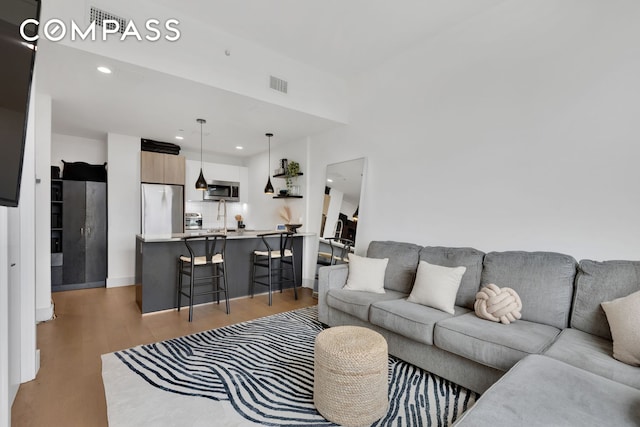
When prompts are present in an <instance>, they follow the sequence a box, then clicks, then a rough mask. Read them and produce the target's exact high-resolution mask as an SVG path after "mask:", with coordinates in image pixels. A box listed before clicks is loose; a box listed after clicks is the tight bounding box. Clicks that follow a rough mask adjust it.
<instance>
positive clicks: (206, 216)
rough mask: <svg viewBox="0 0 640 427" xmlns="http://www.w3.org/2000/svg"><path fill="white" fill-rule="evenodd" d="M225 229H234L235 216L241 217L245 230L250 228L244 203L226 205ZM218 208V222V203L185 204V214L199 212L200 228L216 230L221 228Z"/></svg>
mask: <svg viewBox="0 0 640 427" xmlns="http://www.w3.org/2000/svg"><path fill="white" fill-rule="evenodd" d="M226 205H227V228H236V227H237V222H236V219H235V216H236V215H238V214H239V215H242V218H243V221H244V223H245V224H246V226H247V228H252V227H251V224H252V221H251V220H250V218H248V211H249V208H248V205H247V204H246V203H235V202H234V203H227V204H226ZM223 208H224V206H220V220H219V221H218V219H217V218H218V202H186V203H185V212H199V213H201V214H202V228H205V229H210V228H211V229H217V228H222V227H223V225H224V224H223V220H222V218H223V217H222V209H223Z"/></svg>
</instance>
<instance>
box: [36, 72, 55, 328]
mask: <svg viewBox="0 0 640 427" xmlns="http://www.w3.org/2000/svg"><path fill="white" fill-rule="evenodd" d="M36 74H37V71H36ZM36 88H37V83H36ZM35 101H36V102H35V122H34V125H35V146H36V148H35V177H36V178H37V179H39V180H40V183H39V184H37V185H36V187H35V200H36V209H35V239H36V250H35V255H36V258H35V259H36V266H35V269H36V271H35V275H36V320H39V321H45V320H49V319H50V318H51V317H52V316H53V303H52V302H51V97H50V96H49V95H44V94H41V93H38V92H36V97H35Z"/></svg>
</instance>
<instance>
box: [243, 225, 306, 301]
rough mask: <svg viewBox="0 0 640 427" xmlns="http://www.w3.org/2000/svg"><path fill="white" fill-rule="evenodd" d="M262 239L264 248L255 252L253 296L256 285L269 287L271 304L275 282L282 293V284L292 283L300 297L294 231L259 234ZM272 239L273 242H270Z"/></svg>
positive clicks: (252, 280) (295, 294)
mask: <svg viewBox="0 0 640 427" xmlns="http://www.w3.org/2000/svg"><path fill="white" fill-rule="evenodd" d="M258 237H260V238H261V239H262V243H263V245H264V250H256V251H254V252H253V265H252V269H251V298H253V295H254V293H255V285H256V284H258V285H263V286H267V287H268V288H269V305H271V302H272V297H271V293H272V291H273V285H274V282H275V283H277V284H278V286H279V288H280V292H281V293H282V286H283V284H285V283H291V285H292V286H293V294H294V296H295V299H298V290H297V289H296V283H297V281H296V268H295V262H294V261H295V260H294V254H293V233H290V232H272V233H263V234H258ZM269 240H271V242H269Z"/></svg>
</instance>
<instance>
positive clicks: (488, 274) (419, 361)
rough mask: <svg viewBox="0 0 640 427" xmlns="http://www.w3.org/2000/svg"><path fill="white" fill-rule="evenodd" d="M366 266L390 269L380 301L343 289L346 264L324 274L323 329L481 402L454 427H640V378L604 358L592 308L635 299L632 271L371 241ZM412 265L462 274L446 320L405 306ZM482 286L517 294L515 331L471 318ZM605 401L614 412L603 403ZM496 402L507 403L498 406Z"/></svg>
mask: <svg viewBox="0 0 640 427" xmlns="http://www.w3.org/2000/svg"><path fill="white" fill-rule="evenodd" d="M367 257H370V258H389V262H388V265H387V269H386V273H385V278H384V287H385V293H384V294H375V293H370V292H361V291H350V290H346V289H342V288H343V286H344V284H345V282H346V279H347V275H348V265H345V264H342V265H336V266H331V267H323V268H321V269H320V270H319V282H318V315H319V320H320V321H321V322H323V323H325V324H327V325H329V326H337V325H360V326H365V327H369V328H372V329H374V330H376V331H378V332H380V333H381V334H382V335H383V336H384V337H385V338H386V339H387V342H388V345H389V352H390V353H391V354H393V355H394V356H397V357H399V358H400V359H403V360H405V361H407V362H410V363H412V364H414V365H416V366H419V367H421V368H423V369H425V370H427V371H429V372H432V373H434V374H436V375H439V376H441V377H443V378H446V379H448V380H451V381H453V382H455V383H457V384H460V385H462V386H464V387H466V388H468V389H470V390H473V391H476V392H478V393H483V396H482V397H481V398H480V399H479V401H478V402H477V403H476V405H475V406H474V407H473V408H472V409H471V410H469V411H468V412H467V414H465V415H464V416H463V417H462V418H461V419H460V420H459V421H458V424H459V425H469V426H471V425H473V426H476V425H487V426H488V425H492V426H495V425H604V424H601V422H603V421H606V425H640V368H638V367H633V366H630V365H627V364H624V363H622V362H619V361H618V360H616V359H614V358H613V357H612V341H611V333H610V331H609V325H608V323H607V319H606V316H605V314H604V312H603V310H602V309H601V308H600V303H601V302H604V301H610V300H613V299H615V298H619V297H623V296H626V295H629V294H631V293H633V292H635V291H638V290H640V262H631V261H608V262H595V261H588V260H583V261H581V262H580V263H578V262H576V260H575V259H574V258H572V257H571V256H568V255H564V254H559V253H552V252H522V251H509V252H490V253H486V254H485V253H483V252H481V251H479V250H476V249H472V248H446V247H421V246H418V245H414V244H411V243H400V242H377V241H374V242H371V244H370V245H369V249H368V251H367ZM420 260H424V261H427V262H428V263H430V264H436V265H441V266H447V267H458V266H465V267H466V271H465V273H464V276H463V277H462V281H461V284H460V288H459V290H458V293H457V296H456V305H455V313H454V314H453V315H451V314H449V313H446V312H443V311H440V310H437V309H434V308H430V307H427V306H423V305H419V304H415V303H411V302H408V301H407V300H406V299H407V296H408V295H409V293H410V292H411V288H412V285H413V281H414V278H415V274H416V270H417V266H418V263H419V261H420ZM489 283H495V284H497V285H498V286H500V287H510V288H512V289H514V290H515V291H516V292H517V293H518V294H519V296H520V299H521V300H522V310H521V314H522V317H521V319H520V320H518V321H516V322H514V323H511V324H509V325H503V324H501V323H494V322H490V321H487V320H483V319H480V318H479V317H477V316H476V315H475V313H474V312H473V303H474V301H475V295H476V293H477V292H478V290H479V289H480V288H481V287H482V286H484V285H486V284H489ZM514 366H515V368H514ZM550 373H553V375H551V374H550ZM505 374H506V375H505ZM515 389H518V390H515ZM543 390H544V391H545V392H544V393H542V391H543ZM540 393H542V394H541V396H540V398H539V399H536V398H535V396H537V395H538V394H540ZM605 395H607V396H609V397H607V398H604V396H605ZM559 396H564V397H565V398H564V399H561V398H560V397H559ZM612 396H615V399H614V400H615V401H616V402H617V404H616V405H617V406H616V405H607V404H604V403H603V402H608V401H609V400H612V399H613V397H612ZM620 396H625V397H626V398H625V399H621V398H620ZM497 401H502V402H503V404H502V405H498V406H497V407H496V406H495V405H496V402H497ZM485 402H486V403H485ZM632 403H633V404H632ZM538 404H540V405H545V408H544V410H543V411H544V414H545V417H543V418H544V420H545V421H543V418H540V417H538V418H528V417H529V416H534V414H535V413H536V411H540V410H541V409H540V408H537V407H536V405H538ZM603 405H604V406H605V407H607V408H609V409H610V410H608V411H607V410H603V409H602V406H603ZM629 405H630V406H629ZM536 408H537V409H536ZM623 408H626V410H622V409H623ZM528 411H530V412H528ZM490 413H491V414H493V415H491V416H489V415H487V414H490ZM612 416H617V418H611V417H612ZM483 420H484V421H486V423H484V421H483ZM498 420H499V421H498ZM548 420H556V421H557V423H555V424H554V423H551V424H549V423H548V422H546V421H548ZM584 420H590V421H589V422H587V423H586V424H585V422H584Z"/></svg>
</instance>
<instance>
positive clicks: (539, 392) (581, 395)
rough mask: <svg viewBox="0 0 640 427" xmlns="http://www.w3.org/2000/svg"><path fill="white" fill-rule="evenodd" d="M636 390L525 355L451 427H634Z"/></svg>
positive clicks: (638, 418) (639, 418)
mask: <svg viewBox="0 0 640 427" xmlns="http://www.w3.org/2000/svg"><path fill="white" fill-rule="evenodd" d="M638 402H640V390H636V389H634V388H632V387H629V386H627V385H624V384H620V383H617V382H615V381H611V380H609V379H606V378H603V377H601V376H598V375H595V374H593V373H591V372H587V371H584V370H582V369H579V368H576V367H574V366H571V365H568V364H566V363H563V362H560V361H558V360H555V359H552V358H550V357H545V356H538V355H533V356H528V357H526V358H525V359H523V360H522V361H521V362H520V363H518V364H517V365H516V366H515V367H514V368H513V369H512V370H510V371H509V372H507V373H506V374H505V375H504V376H503V377H502V378H500V379H499V380H498V382H496V383H495V384H494V385H492V386H491V387H490V388H489V390H487V391H486V392H485V393H484V394H483V395H482V397H481V398H480V399H479V400H478V401H477V402H476V403H475V405H473V407H472V408H471V409H469V410H468V411H467V412H465V413H464V415H463V416H462V418H460V419H458V421H457V422H456V423H455V424H454V426H456V427H466V426H469V427H471V426H473V427H485V426H486V427H495V426H544V427H546V426H594V427H595V426H598V427H599V426H617V427H622V426H638V425H640V405H638Z"/></svg>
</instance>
